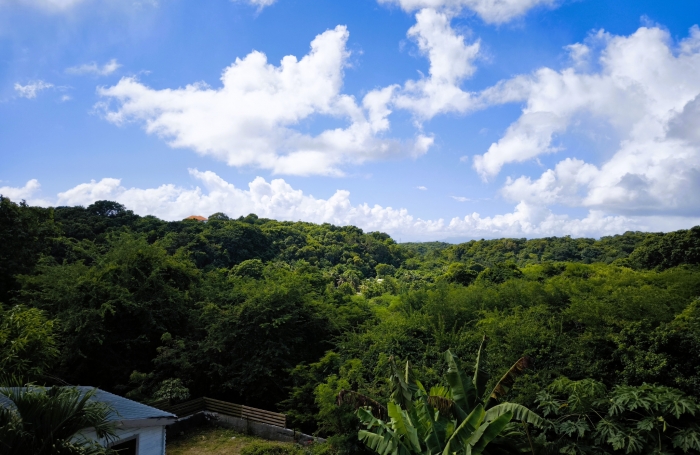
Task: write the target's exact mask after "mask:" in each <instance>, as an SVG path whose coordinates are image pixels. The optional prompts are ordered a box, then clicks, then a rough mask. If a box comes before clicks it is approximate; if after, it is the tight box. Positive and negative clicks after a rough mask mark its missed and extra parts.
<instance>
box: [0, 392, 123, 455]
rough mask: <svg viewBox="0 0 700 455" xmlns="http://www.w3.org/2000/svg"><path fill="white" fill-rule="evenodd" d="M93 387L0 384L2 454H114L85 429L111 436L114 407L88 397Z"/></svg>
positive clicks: (0, 446)
mask: <svg viewBox="0 0 700 455" xmlns="http://www.w3.org/2000/svg"><path fill="white" fill-rule="evenodd" d="M94 395H95V391H94V390H92V391H89V392H87V393H81V392H80V391H79V390H78V389H76V388H74V387H51V388H44V387H39V386H34V385H29V386H26V387H3V388H0V452H1V453H3V454H6V455H49V454H51V455H106V454H111V453H114V452H113V451H111V450H109V449H107V448H105V447H103V446H102V445H100V444H99V443H98V442H97V441H95V440H93V439H89V438H87V437H86V436H85V435H84V434H83V431H85V430H92V431H94V432H95V434H96V435H97V437H98V438H103V439H106V440H111V439H112V438H114V437H115V426H114V424H113V423H112V422H110V420H109V415H110V414H111V413H112V412H113V410H112V408H111V407H110V406H109V405H107V404H105V403H100V402H96V401H92V400H91V398H92V397H93V396H94Z"/></svg>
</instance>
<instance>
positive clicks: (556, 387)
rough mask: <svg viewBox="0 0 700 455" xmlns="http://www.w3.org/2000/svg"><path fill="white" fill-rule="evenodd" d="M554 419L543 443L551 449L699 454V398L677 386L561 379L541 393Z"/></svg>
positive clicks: (544, 408)
mask: <svg viewBox="0 0 700 455" xmlns="http://www.w3.org/2000/svg"><path fill="white" fill-rule="evenodd" d="M537 401H538V403H539V408H540V409H541V410H542V413H543V414H544V415H545V416H546V417H550V421H549V425H548V428H547V431H546V432H544V433H543V434H542V435H541V436H540V438H539V443H540V444H542V445H543V446H544V447H545V448H546V449H548V450H550V451H555V450H558V451H559V453H565V454H584V453H608V452H607V451H611V452H619V453H623V452H624V453H628V454H629V453H644V454H652V453H653V454H671V453H698V452H700V425H698V423H697V418H696V415H697V414H699V413H700V406H699V405H698V403H697V401H695V400H694V399H692V398H690V397H688V396H686V395H685V394H683V393H682V392H680V391H679V390H676V389H672V388H668V387H662V386H652V385H648V384H643V385H641V386H636V387H635V386H616V387H614V388H613V389H612V390H611V391H609V392H608V390H607V388H606V387H605V386H604V385H603V384H601V383H599V382H597V381H593V380H590V379H586V380H582V381H571V380H569V379H566V378H562V379H559V380H557V381H555V382H554V383H553V384H552V385H550V386H549V387H548V388H547V389H546V390H543V391H541V392H540V393H539V394H538V396H537Z"/></svg>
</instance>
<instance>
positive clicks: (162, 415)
mask: <svg viewBox="0 0 700 455" xmlns="http://www.w3.org/2000/svg"><path fill="white" fill-rule="evenodd" d="M77 389H78V390H80V391H81V392H82V393H86V392H88V391H90V390H93V389H94V388H93V387H77ZM92 400H94V401H98V402H101V403H107V404H109V405H110V406H111V407H112V408H113V409H114V413H113V414H112V415H111V416H110V420H111V421H113V422H115V423H116V425H117V431H116V433H117V439H116V440H115V441H110V442H109V443H107V441H104V440H99V439H98V438H97V436H96V435H95V432H94V430H90V429H88V428H86V429H85V431H83V432H82V434H83V436H85V437H87V438H90V439H95V440H98V441H100V443H101V444H102V445H105V446H106V445H109V447H110V448H112V449H114V450H118V451H119V455H165V426H166V425H170V424H172V423H173V422H175V421H176V420H177V416H175V415H174V414H170V413H169V412H165V411H161V410H160V409H156V408H152V407H150V406H146V405H145V404H141V403H138V402H136V401H133V400H129V399H128V398H124V397H120V396H119V395H114V394H112V393H109V392H105V391H104V390H100V389H97V391H96V393H95V395H94V396H93V397H92ZM12 405H13V403H12V401H10V400H9V399H8V398H7V397H5V396H4V395H0V407H5V408H8V407H11V406H12Z"/></svg>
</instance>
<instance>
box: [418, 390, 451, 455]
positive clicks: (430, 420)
mask: <svg viewBox="0 0 700 455" xmlns="http://www.w3.org/2000/svg"><path fill="white" fill-rule="evenodd" d="M414 409H415V411H416V417H417V426H418V427H419V437H420V438H421V439H423V441H424V442H425V446H426V447H427V449H428V454H430V455H435V454H438V453H441V452H442V448H443V444H444V440H445V439H444V438H445V431H444V427H441V425H440V424H439V423H438V422H436V421H435V419H434V417H435V410H434V409H433V408H432V406H430V404H429V403H428V399H427V397H426V396H425V395H423V396H421V399H420V401H419V402H418V403H416V404H415V406H414Z"/></svg>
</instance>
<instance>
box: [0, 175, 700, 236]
mask: <svg viewBox="0 0 700 455" xmlns="http://www.w3.org/2000/svg"><path fill="white" fill-rule="evenodd" d="M190 174H191V175H192V177H193V178H195V179H196V180H198V181H199V183H200V185H201V187H200V186H197V187H194V188H183V187H180V186H177V185H172V184H165V185H161V186H159V187H157V188H146V189H141V188H127V187H125V186H123V185H122V183H121V180H120V179H115V178H104V179H102V180H99V181H95V180H93V181H91V182H89V183H83V184H80V185H77V186H75V187H73V188H71V189H68V190H66V191H64V192H61V193H59V194H58V195H57V197H56V198H55V199H54V200H52V201H47V200H41V199H37V198H35V197H34V196H35V194H36V193H37V192H38V190H39V183H38V182H37V181H36V180H31V181H29V182H28V183H27V185H25V187H23V188H11V187H2V188H0V194H3V195H5V196H8V197H10V198H11V199H15V200H16V199H20V198H24V199H27V200H28V202H29V203H31V204H37V205H69V206H70V205H83V206H87V205H89V204H91V203H93V202H95V201H98V200H114V201H118V202H120V203H122V204H124V205H125V206H126V207H128V208H129V209H131V210H134V212H136V213H138V214H140V215H155V216H158V217H160V218H162V219H165V220H181V219H184V218H186V217H187V216H190V215H193V214H202V215H210V214H212V213H216V212H224V213H226V214H228V215H229V216H231V217H238V216H242V215H243V216H244V215H247V214H249V213H255V214H257V215H258V216H261V217H266V218H272V219H277V220H290V221H297V220H303V221H309V222H314V223H332V224H336V225H355V226H358V227H360V228H362V229H364V230H365V231H383V232H388V233H389V234H391V235H393V236H394V237H401V238H403V239H407V240H408V239H411V240H436V239H445V238H482V237H484V238H493V237H504V236H507V237H541V236H554V235H559V236H561V235H574V236H593V237H598V236H601V235H609V234H617V233H622V232H625V231H626V230H630V229H639V230H671V229H680V228H687V227H690V226H692V225H694V224H698V223H700V218H698V217H695V218H689V217H629V216H609V215H606V214H605V213H604V212H603V211H600V210H591V211H589V213H588V214H587V215H586V216H585V217H583V218H571V217H569V216H567V215H560V214H555V213H554V212H552V211H551V210H550V209H548V208H547V207H545V206H543V205H542V204H537V203H531V202H528V201H523V202H520V203H518V204H517V206H516V207H515V208H514V210H513V211H512V212H511V213H506V214H501V215H495V216H481V215H480V214H478V213H471V214H469V215H466V216H464V217H457V218H453V219H451V220H449V221H445V220H444V219H437V220H425V219H422V218H419V217H415V216H413V215H411V214H410V213H409V212H408V210H406V209H403V208H401V209H394V208H392V207H383V206H380V205H373V206H370V205H369V204H353V203H352V202H351V200H350V193H349V192H348V191H345V190H337V191H336V192H335V193H334V194H333V195H332V196H330V197H329V198H328V199H321V198H316V197H314V196H311V195H309V194H305V193H304V192H303V191H301V190H298V189H295V188H293V187H292V186H291V185H289V184H288V183H287V182H285V181H284V180H282V179H274V180H272V181H269V182H268V181H267V180H265V179H264V178H262V177H257V178H255V179H254V180H253V181H252V182H250V183H249V184H248V188H247V189H242V188H237V187H235V186H234V185H233V184H231V183H229V182H227V181H225V180H224V179H222V178H221V177H219V176H218V175H216V174H215V173H213V172H210V171H206V172H200V171H198V170H196V169H191V170H190ZM455 199H457V200H461V199H462V198H460V197H455Z"/></svg>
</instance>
